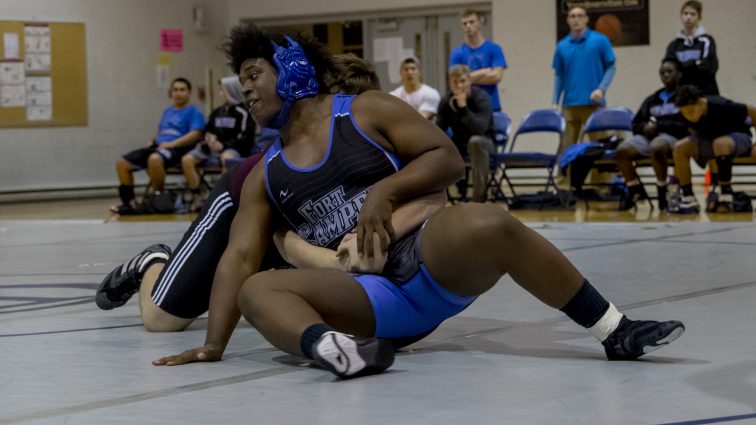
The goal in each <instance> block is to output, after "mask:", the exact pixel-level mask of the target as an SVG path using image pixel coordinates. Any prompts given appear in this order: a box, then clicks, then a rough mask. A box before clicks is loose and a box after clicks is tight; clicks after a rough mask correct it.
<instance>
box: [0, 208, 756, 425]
mask: <svg viewBox="0 0 756 425" xmlns="http://www.w3.org/2000/svg"><path fill="white" fill-rule="evenodd" d="M188 225H189V224H188V223H176V222H163V223H107V224H103V223H101V222H97V221H0V348H1V349H0V424H30V425H31V424H77V425H80V424H98V425H100V424H124V425H125V424H128V425H133V424H201V425H206V424H296V425H302V424H308V425H313V424H376V425H377V424H380V425H385V424H393V423H397V424H400V423H406V424H464V425H477V424H480V425H491V424H623V425H624V424H658V423H683V422H684V423H696V424H703V423H724V422H727V423H756V325H755V324H756V266H754V264H756V224H754V223H749V222H746V223H742V222H741V223H617V224H611V223H610V224H606V223H601V224H585V223H564V224H562V223H550V224H538V223H532V224H530V225H531V226H532V227H534V228H535V229H536V230H538V231H539V232H540V233H542V234H543V235H545V236H546V237H547V238H549V239H550V240H551V241H552V242H554V243H555V244H556V245H557V246H558V247H560V248H561V249H563V250H564V251H565V253H566V255H567V256H568V257H569V258H570V259H571V260H572V261H574V262H575V263H576V264H577V266H578V267H579V268H580V269H581V271H582V272H583V273H584V274H585V275H586V276H587V277H588V279H589V280H590V281H591V282H592V283H593V284H594V285H595V286H596V287H597V288H599V289H600V290H601V291H602V292H603V294H604V295H605V296H606V297H607V298H608V299H610V300H611V301H613V302H614V303H615V304H616V305H617V306H618V307H619V308H620V309H621V310H623V311H624V312H625V313H627V314H628V315H629V316H630V317H631V318H644V319H659V320H666V319H678V320H682V321H683V322H684V323H685V325H686V327H687V332H686V334H685V335H683V337H682V338H681V339H679V340H678V341H676V342H675V343H674V344H673V345H671V346H669V347H666V348H664V349H661V350H659V351H656V352H654V353H651V354H650V355H648V356H647V357H645V358H644V359H643V360H641V361H635V362H608V361H606V360H604V354H603V350H602V347H601V346H600V344H598V343H597V342H595V341H594V340H593V338H591V337H590V336H588V335H587V333H586V332H585V331H584V330H582V329H581V328H579V327H578V326H577V325H575V324H573V323H571V322H570V321H569V320H567V319H566V318H565V317H564V316H563V315H562V314H561V313H560V312H558V311H555V310H552V309H550V308H548V307H546V306H544V305H541V304H540V303H539V302H537V301H536V300H535V299H534V298H532V297H531V296H530V295H528V294H527V293H525V291H523V290H522V289H520V288H519V287H518V286H516V285H515V284H514V283H513V282H512V281H511V280H510V279H509V278H507V277H505V278H503V279H502V281H501V282H500V284H499V285H498V286H497V287H495V288H494V289H493V290H492V291H490V292H489V293H487V294H485V295H483V296H482V297H481V298H480V299H479V300H478V301H476V302H475V303H474V304H473V305H472V306H471V307H470V308H468V309H467V310H466V311H464V312H463V313H462V314H460V315H459V316H458V317H455V318H453V319H450V320H448V321H447V322H446V323H444V324H443V325H442V326H441V327H440V328H439V329H438V330H437V331H436V332H435V333H434V334H432V335H430V336H429V337H428V338H427V339H426V340H424V341H421V342H419V343H417V344H415V345H413V346H411V347H409V349H408V350H405V352H403V353H401V354H399V355H398V357H397V360H396V363H395V364H394V366H393V368H391V369H390V371H389V372H388V373H385V374H382V375H378V376H372V377H365V378H360V379H356V380H352V381H343V382H340V381H337V380H336V379H334V377H333V376H332V375H331V374H329V373H327V372H325V371H323V370H319V369H316V368H312V367H308V366H307V365H306V362H304V361H303V360H301V359H299V358H296V357H292V356H288V355H285V354H284V353H282V352H280V351H277V350H275V349H273V348H272V347H271V346H270V344H268V343H267V342H266V341H265V340H263V339H262V338H261V337H260V335H259V334H258V333H257V332H255V331H254V330H253V329H252V328H251V327H250V326H249V325H247V324H246V323H240V325H239V328H238V329H237V331H236V333H235V334H234V336H233V338H232V340H231V343H230V345H229V347H228V349H227V351H226V357H225V360H224V361H222V362H219V363H204V364H193V365H188V366H181V367H171V368H169V367H154V366H152V365H151V364H150V361H151V360H153V359H155V358H158V357H162V356H165V355H169V354H175V353H178V352H179V351H181V350H184V349H187V348H191V347H195V346H198V345H199V344H201V343H202V342H203V340H204V336H205V327H206V325H207V321H206V320H204V319H201V320H198V321H196V322H195V323H194V324H193V325H192V326H191V327H190V328H189V329H188V330H187V331H185V332H182V333H173V334H151V333H148V332H146V331H145V330H144V329H143V328H142V327H141V326H140V320H139V314H138V313H139V312H138V305H137V302H136V299H133V300H132V301H131V302H129V304H127V305H126V306H125V307H122V308H120V309H116V310H113V311H109V312H106V311H100V310H98V309H97V307H96V306H95V305H94V303H93V301H92V296H93V295H94V290H95V288H96V287H97V285H98V284H99V282H100V280H101V278H102V277H103V276H104V275H105V274H106V273H107V272H108V271H110V270H111V269H112V268H113V267H115V266H116V265H117V264H119V263H120V262H122V261H124V260H126V259H128V258H130V257H131V256H132V255H134V254H135V253H137V252H139V251H140V250H141V249H142V248H143V247H144V246H146V245H148V244H151V243H154V242H168V243H169V244H171V245H172V246H175V244H176V243H177V242H178V240H179V239H180V237H181V234H182V233H183V231H184V230H185V229H186V228H187V227H188ZM686 421H687V422H686Z"/></svg>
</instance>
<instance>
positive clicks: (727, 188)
mask: <svg viewBox="0 0 756 425" xmlns="http://www.w3.org/2000/svg"><path fill="white" fill-rule="evenodd" d="M719 189H721V191H722V194H731V193H732V185H730V183H729V182H727V183H725V182H720V183H719Z"/></svg>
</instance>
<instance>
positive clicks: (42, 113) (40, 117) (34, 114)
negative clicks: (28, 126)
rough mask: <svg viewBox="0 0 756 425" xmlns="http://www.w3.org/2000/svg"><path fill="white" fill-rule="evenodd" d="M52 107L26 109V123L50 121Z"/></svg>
mask: <svg viewBox="0 0 756 425" xmlns="http://www.w3.org/2000/svg"><path fill="white" fill-rule="evenodd" d="M52 112H53V110H52V106H30V107H28V108H26V120H27V121H50V120H51V119H52Z"/></svg>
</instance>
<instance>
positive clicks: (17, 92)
mask: <svg viewBox="0 0 756 425" xmlns="http://www.w3.org/2000/svg"><path fill="white" fill-rule="evenodd" d="M24 88H25V87H24V86H23V85H15V86H0V108H17V107H23V106H26V91H25V90H24Z"/></svg>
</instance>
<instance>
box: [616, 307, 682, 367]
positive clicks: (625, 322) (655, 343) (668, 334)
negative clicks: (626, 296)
mask: <svg viewBox="0 0 756 425" xmlns="http://www.w3.org/2000/svg"><path fill="white" fill-rule="evenodd" d="M683 332H685V326H684V325H683V324H682V323H681V322H678V321H677V320H670V321H667V322H656V321H653V320H630V319H628V318H627V317H625V316H622V319H621V320H620V322H619V325H617V329H615V330H614V332H612V333H611V334H609V336H608V337H607V338H606V339H605V340H604V341H603V342H602V343H601V345H603V346H604V351H605V352H606V357H607V358H608V359H609V360H633V359H637V358H638V357H640V356H642V355H644V354H647V353H650V352H652V351H654V350H656V349H659V348H661V347H663V346H665V345H667V344H669V343H670V342H672V341H674V340H676V339H677V338H679V337H680V335H682V334H683Z"/></svg>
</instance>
